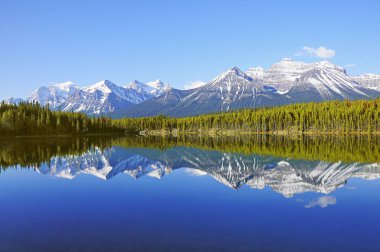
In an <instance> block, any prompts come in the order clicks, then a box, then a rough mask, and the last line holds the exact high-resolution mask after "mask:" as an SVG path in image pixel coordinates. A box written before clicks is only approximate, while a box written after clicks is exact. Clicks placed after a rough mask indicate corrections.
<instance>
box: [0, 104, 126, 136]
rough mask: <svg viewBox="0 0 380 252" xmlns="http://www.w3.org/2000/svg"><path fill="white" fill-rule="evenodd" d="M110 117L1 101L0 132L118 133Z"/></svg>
mask: <svg viewBox="0 0 380 252" xmlns="http://www.w3.org/2000/svg"><path fill="white" fill-rule="evenodd" d="M121 132H123V131H122V130H121V129H120V128H117V127H116V126H112V122H111V119H110V118H105V117H99V118H90V117H88V116H86V115H84V114H80V113H73V112H61V111H51V110H50V109H49V107H48V106H46V107H41V106H39V105H38V104H34V103H21V104H19V105H8V104H5V103H1V104H0V136H21V135H23V136H25V135H82V134H86V133H91V134H104V133H121Z"/></svg>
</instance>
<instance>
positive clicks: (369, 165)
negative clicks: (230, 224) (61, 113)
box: [0, 136, 380, 197]
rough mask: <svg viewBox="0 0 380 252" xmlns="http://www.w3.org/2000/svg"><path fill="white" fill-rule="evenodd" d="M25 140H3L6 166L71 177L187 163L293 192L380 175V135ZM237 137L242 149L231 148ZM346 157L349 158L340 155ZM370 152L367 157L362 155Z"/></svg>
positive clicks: (223, 179)
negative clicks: (295, 137)
mask: <svg viewBox="0 0 380 252" xmlns="http://www.w3.org/2000/svg"><path fill="white" fill-rule="evenodd" d="M20 141H22V142H20V143H17V141H14V140H13V141H12V143H10V142H7V141H4V142H3V143H2V145H1V147H0V165H1V166H2V168H3V169H8V168H10V167H24V168H32V169H35V170H36V171H37V172H39V173H41V174H46V175H51V176H55V177H59V178H65V179H74V178H75V177H77V176H79V175H82V174H88V175H93V176H96V177H98V178H100V179H104V180H109V179H112V178H113V177H115V176H117V175H119V174H127V175H129V176H131V177H133V178H136V179H138V178H140V177H143V176H149V177H154V178H158V179H160V178H162V177H163V176H166V175H169V174H170V173H171V172H172V171H174V170H177V169H186V171H187V172H188V173H190V174H195V175H198V176H199V175H209V176H211V177H212V178H214V179H216V180H217V181H219V182H220V183H222V184H224V185H225V186H228V187H230V188H232V189H239V188H240V187H242V186H243V185H247V186H249V187H251V188H253V189H263V188H265V187H270V188H272V189H273V190H274V191H276V192H278V193H280V194H282V195H283V196H285V197H292V196H293V195H295V194H298V193H304V192H319V193H324V194H329V193H331V192H333V191H334V190H336V189H337V188H339V187H342V186H344V185H345V184H346V182H347V180H349V179H350V178H362V179H366V180H372V179H377V178H380V163H379V162H377V161H378V160H377V158H378V157H376V155H377V154H376V155H374V156H368V155H371V153H373V150H374V148H375V149H376V148H378V147H377V146H378V145H377V141H378V140H377V138H372V139H368V138H367V139H366V138H364V139H362V138H359V137H354V138H347V139H343V140H341V139H337V138H324V139H320V138H298V139H289V138H286V137H266V136H258V137H256V138H252V139H248V140H247V139H245V140H242V139H237V138H233V139H214V140H213V139H212V138H209V139H201V138H197V139H195V140H193V141H191V139H187V140H186V139H182V140H181V139H177V138H175V139H164V138H136V137H129V138H105V139H102V138H86V139H83V138H82V139H74V140H73V139H59V140H57V141H54V140H46V139H45V140H38V141H37V140H36V139H32V140H31V139H29V140H25V139H23V140H20ZM337 143H339V144H337ZM363 144H364V145H363ZM234 145H235V146H237V147H236V151H234V149H231V148H228V146H234ZM366 147H367V148H368V149H365V148H366ZM326 151H328V152H326ZM334 151H335V152H336V153H337V154H336V156H332V157H330V156H329V155H328V154H329V152H330V154H334V153H333V152H334ZM303 156H305V159H302V157H303ZM339 157H342V160H343V161H342V160H337V158H339ZM318 158H320V159H318ZM366 159H368V162H363V161H365V160H366ZM0 176H1V174H0Z"/></svg>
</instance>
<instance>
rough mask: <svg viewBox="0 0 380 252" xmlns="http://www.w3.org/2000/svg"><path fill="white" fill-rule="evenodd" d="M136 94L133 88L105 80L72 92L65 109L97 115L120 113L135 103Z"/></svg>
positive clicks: (64, 106) (64, 105)
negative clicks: (129, 88) (132, 90)
mask: <svg viewBox="0 0 380 252" xmlns="http://www.w3.org/2000/svg"><path fill="white" fill-rule="evenodd" d="M135 95H136V93H135V92H131V90H127V89H125V88H123V87H120V86H118V85H116V84H114V83H112V82H111V81H109V80H103V81H100V82H97V83H95V84H94V85H91V86H89V87H85V88H82V89H79V90H77V92H75V93H73V94H71V95H70V96H69V97H68V98H67V100H66V101H65V103H64V104H63V110H64V111H74V112H83V113H86V114H95V115H100V114H115V115H118V114H119V113H122V112H123V111H124V110H125V109H126V108H127V107H129V106H131V105H133V104H134V102H135Z"/></svg>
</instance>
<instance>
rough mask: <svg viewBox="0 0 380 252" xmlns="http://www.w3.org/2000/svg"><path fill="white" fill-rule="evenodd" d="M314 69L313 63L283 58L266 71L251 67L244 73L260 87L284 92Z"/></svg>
mask: <svg viewBox="0 0 380 252" xmlns="http://www.w3.org/2000/svg"><path fill="white" fill-rule="evenodd" d="M316 64H318V63H316ZM314 67H315V63H311V64H308V63H304V62H301V61H294V60H292V59H289V58H284V59H282V60H281V61H280V62H278V63H275V64H273V65H272V66H271V67H270V68H269V69H268V70H265V69H264V68H263V67H252V68H249V69H248V70H247V71H246V73H247V75H249V76H251V77H252V78H254V79H256V80H257V81H258V82H259V83H260V84H262V85H268V86H272V87H274V88H276V89H277V90H278V91H280V92H286V91H288V90H289V89H290V88H291V87H292V86H293V85H294V84H295V82H296V80H297V79H298V78H299V77H300V76H301V75H302V74H304V73H305V72H307V71H309V70H311V69H313V68H314Z"/></svg>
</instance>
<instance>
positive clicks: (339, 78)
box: [5, 58, 380, 117]
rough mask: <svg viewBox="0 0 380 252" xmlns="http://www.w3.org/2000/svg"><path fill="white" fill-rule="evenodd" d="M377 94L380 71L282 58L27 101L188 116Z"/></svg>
mask: <svg viewBox="0 0 380 252" xmlns="http://www.w3.org/2000/svg"><path fill="white" fill-rule="evenodd" d="M375 97H380V75H375V74H365V75H361V76H355V77H350V76H349V75H348V74H347V73H346V71H345V69H343V68H341V67H339V66H336V65H334V64H332V63H330V62H328V61H322V62H315V63H305V62H300V61H293V60H291V59H288V58H285V59H283V60H281V61H280V62H278V63H275V64H273V65H272V66H271V67H270V68H269V69H264V68H263V67H253V68H249V69H248V70H247V71H246V72H243V71H241V70H240V69H239V68H237V67H233V68H231V69H228V70H227V71H225V72H223V73H222V74H220V75H218V76H217V77H216V78H214V79H213V80H211V81H210V82H208V83H207V84H205V85H202V86H200V87H197V88H194V89H188V90H179V89H175V88H172V87H170V86H169V85H168V84H165V83H164V82H162V81H160V80H156V81H153V82H148V83H143V82H140V81H137V80H135V81H133V82H131V83H129V84H127V85H126V86H125V87H121V86H119V85H116V84H114V83H112V82H111V81H107V80H105V81H100V82H98V83H96V84H94V85H92V86H89V87H84V88H79V87H77V86H76V85H74V84H73V83H72V82H65V83H60V84H56V85H52V86H42V87H40V88H39V89H37V90H35V91H34V92H33V93H32V94H31V95H30V96H29V97H28V99H27V101H29V102H38V103H40V104H41V105H47V104H48V105H49V107H50V108H51V109H56V110H58V109H60V110H63V111H75V112H83V113H86V114H89V115H101V114H104V115H110V116H112V117H125V116H131V117H140V116H153V115H158V114H166V115H171V116H191V115H199V114H203V113H212V112H220V111H230V110H236V109H240V108H257V107H267V106H277V105H284V104H291V103H294V102H310V101H325V100H335V99H338V100H342V99H371V98H375ZM21 101H22V100H16V99H13V100H12V99H9V100H7V101H5V102H10V103H17V102H21Z"/></svg>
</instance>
